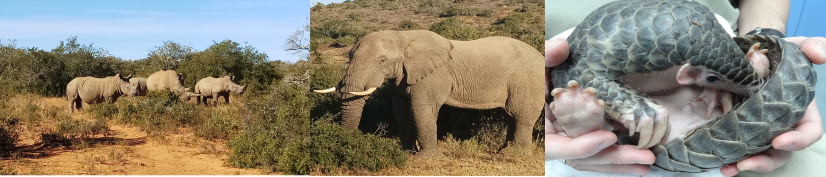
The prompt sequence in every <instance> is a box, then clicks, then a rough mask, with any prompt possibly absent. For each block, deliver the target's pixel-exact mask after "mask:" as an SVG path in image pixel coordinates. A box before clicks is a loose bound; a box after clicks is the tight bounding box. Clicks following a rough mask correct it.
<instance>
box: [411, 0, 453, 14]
mask: <svg viewBox="0 0 826 177" xmlns="http://www.w3.org/2000/svg"><path fill="white" fill-rule="evenodd" d="M448 6H450V2H449V1H446V0H419V5H418V7H417V8H416V13H429V14H433V15H440V14H442V13H444V11H445V10H447V8H448Z"/></svg>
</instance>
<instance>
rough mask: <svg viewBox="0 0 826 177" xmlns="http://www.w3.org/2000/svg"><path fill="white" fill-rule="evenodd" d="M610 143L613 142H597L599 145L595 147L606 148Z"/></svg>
mask: <svg viewBox="0 0 826 177" xmlns="http://www.w3.org/2000/svg"><path fill="white" fill-rule="evenodd" d="M612 144H614V143H613V142H611V141H603V142H602V143H599V146H597V148H599V149H605V148H607V147H608V146H611V145H612Z"/></svg>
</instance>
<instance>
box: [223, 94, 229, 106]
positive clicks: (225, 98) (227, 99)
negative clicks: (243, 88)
mask: <svg viewBox="0 0 826 177" xmlns="http://www.w3.org/2000/svg"><path fill="white" fill-rule="evenodd" d="M224 103H226V104H229V92H227V93H226V94H224Z"/></svg>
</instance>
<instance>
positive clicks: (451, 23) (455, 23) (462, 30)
mask: <svg viewBox="0 0 826 177" xmlns="http://www.w3.org/2000/svg"><path fill="white" fill-rule="evenodd" d="M430 31H433V32H436V33H438V34H439V35H442V36H444V37H445V38H448V39H453V40H465V41H467V40H474V39H478V38H481V37H485V36H487V35H486V34H483V32H482V31H480V30H477V29H476V28H474V27H473V26H469V25H466V24H465V22H464V21H463V20H462V19H460V18H459V17H450V18H446V19H444V20H442V21H440V22H438V23H435V24H433V25H431V26H430Z"/></svg>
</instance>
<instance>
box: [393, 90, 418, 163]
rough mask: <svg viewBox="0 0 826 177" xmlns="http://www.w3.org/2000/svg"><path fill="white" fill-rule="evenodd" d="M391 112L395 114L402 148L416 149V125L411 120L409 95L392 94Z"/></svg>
mask: <svg viewBox="0 0 826 177" xmlns="http://www.w3.org/2000/svg"><path fill="white" fill-rule="evenodd" d="M392 99H393V100H392V103H393V113H394V114H395V116H396V125H399V126H398V130H399V138H400V140H401V145H402V149H404V150H408V151H414V152H415V151H417V150H418V149H417V148H416V133H417V132H416V127H413V126H410V125H415V122H414V121H413V117H412V113H411V112H410V107H411V106H410V97H408V96H406V95H400V94H393V97H392Z"/></svg>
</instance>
